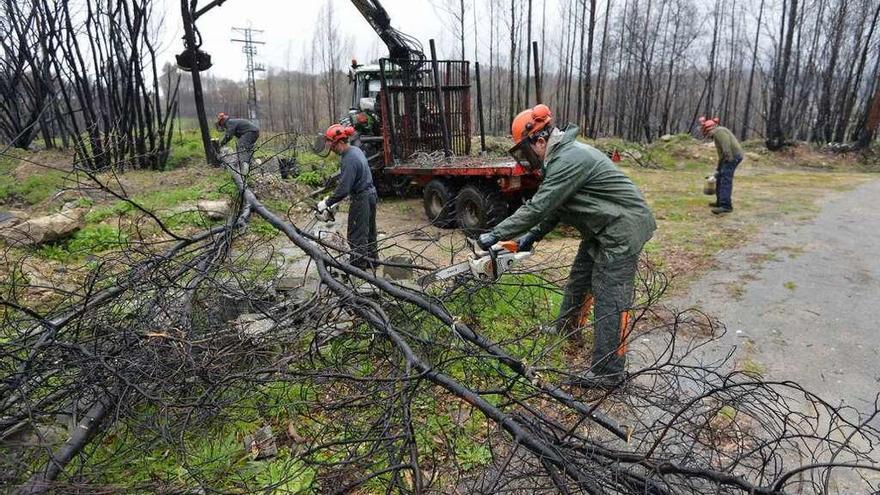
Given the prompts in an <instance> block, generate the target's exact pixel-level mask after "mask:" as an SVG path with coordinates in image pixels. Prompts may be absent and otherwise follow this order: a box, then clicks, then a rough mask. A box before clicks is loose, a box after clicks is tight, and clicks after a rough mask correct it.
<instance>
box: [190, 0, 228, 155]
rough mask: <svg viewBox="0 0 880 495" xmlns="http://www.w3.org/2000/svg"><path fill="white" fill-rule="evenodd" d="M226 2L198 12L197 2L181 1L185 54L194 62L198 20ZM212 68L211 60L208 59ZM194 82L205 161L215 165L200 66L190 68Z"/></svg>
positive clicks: (198, 40)
mask: <svg viewBox="0 0 880 495" xmlns="http://www.w3.org/2000/svg"><path fill="white" fill-rule="evenodd" d="M225 1H226V0H213V1H212V2H210V3H208V4H207V5H205V6H204V7H202V8H201V9H198V10H196V8H197V7H198V2H197V1H196V0H180V13H181V16H182V17H183V32H184V36H183V40H184V47H185V50H184V54H186V53H187V52H189V53H190V56H191V57H192V60H193V61H195V58H196V54H197V52H198V49H199V46H200V45H201V44H202V42H201V35H199V36H198V38H197V37H196V33H197V32H198V30H197V29H196V20H197V19H198V18H199V17H201V16H202V15H204V14H205V12H207V11H209V10H211V9H213V8H214V7H219V6H221V5H223V2H225ZM208 60H209V62H208V66H209V67H210V58H209V59H208ZM188 70H190V72H191V74H192V81H193V98H194V99H195V100H196V114H197V115H198V118H199V130H200V131H201V133H202V146H203V147H204V148H205V161H207V162H208V165H213V164H214V163H215V162H216V161H217V159H216V157H215V156H214V148H213V147H212V146H211V131H210V130H209V129H208V118H207V116H206V115H205V101H204V97H203V95H202V78H201V77H200V76H199V71H200V69H199V67H198V64H193V66H192V67H190V68H189V69H188Z"/></svg>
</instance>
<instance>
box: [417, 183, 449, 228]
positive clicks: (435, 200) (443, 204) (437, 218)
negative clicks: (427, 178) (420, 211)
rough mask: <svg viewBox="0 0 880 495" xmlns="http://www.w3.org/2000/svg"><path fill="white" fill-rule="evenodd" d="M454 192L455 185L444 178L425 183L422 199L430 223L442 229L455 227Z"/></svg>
mask: <svg viewBox="0 0 880 495" xmlns="http://www.w3.org/2000/svg"><path fill="white" fill-rule="evenodd" d="M456 193H457V191H456V188H455V186H453V185H452V184H451V183H449V182H447V181H445V180H441V179H434V180H432V181H431V182H428V184H427V185H425V189H424V191H423V192H422V201H423V204H424V206H425V215H427V217H428V220H429V221H430V222H431V225H434V226H435V227H440V228H444V229H448V228H452V227H455V195H456Z"/></svg>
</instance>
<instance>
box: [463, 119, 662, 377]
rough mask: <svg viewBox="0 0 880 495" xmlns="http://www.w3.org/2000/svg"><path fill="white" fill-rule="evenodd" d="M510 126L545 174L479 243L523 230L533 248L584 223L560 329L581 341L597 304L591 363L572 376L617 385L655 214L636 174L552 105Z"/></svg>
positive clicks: (521, 245)
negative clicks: (561, 228)
mask: <svg viewBox="0 0 880 495" xmlns="http://www.w3.org/2000/svg"><path fill="white" fill-rule="evenodd" d="M511 127H512V129H511V131H512V134H513V139H514V141H515V142H516V144H515V145H514V147H513V148H511V150H510V152H511V154H512V155H513V156H514V157H515V158H517V160H519V161H520V162H521V163H523V164H524V165H527V166H530V167H533V168H536V167H541V170H542V172H543V177H544V179H543V181H542V183H541V186H540V187H539V188H538V190H537V192H535V195H534V196H533V197H532V199H531V200H529V201H527V202H526V204H524V205H523V206H521V207H520V208H519V209H518V210H517V211H516V212H515V213H514V214H513V215H511V216H510V217H509V218H507V219H506V220H504V221H503V222H501V223H500V224H498V225H497V226H495V228H493V229H492V230H491V231H490V232H487V233H485V234H483V235H481V236H480V238H479V240H478V243H479V245H480V246H481V247H482V248H483V249H488V248H489V247H490V246H492V245H493V244H495V243H496V242H498V241H499V240H502V239H512V238H514V237H515V236H521V237H519V238H518V239H517V245H518V249H519V250H531V249H532V246H533V245H534V243H536V242H538V241H540V240H541V239H542V238H543V237H544V236H545V235H546V234H547V233H549V232H550V231H551V230H553V228H554V227H555V226H556V225H557V224H558V223H559V222H563V223H566V224H568V225H571V226H573V227H575V228H577V230H578V231H579V232H580V234H581V238H582V240H581V244H580V247H579V248H578V253H577V256H576V257H575V259H574V263H573V264H572V267H571V273H570V275H569V278H568V284H567V285H566V287H565V295H564V297H563V300H562V306H561V308H560V309H559V317H558V319H557V320H556V328H555V329H556V331H557V332H559V333H560V334H563V335H566V336H567V337H568V338H569V341H570V342H572V343H573V344H575V345H578V346H579V345H581V344H582V338H581V329H580V326H581V323H582V322H583V321H585V320H586V316H587V315H589V311H590V307H591V305H592V309H593V312H594V313H593V314H594V318H595V324H594V329H595V331H594V347H593V360H592V365H591V369H590V372H589V373H587V374H585V375H582V376H581V377H578V378H576V379H575V380H572V382H573V384H575V385H581V386H587V387H592V386H599V387H606V386H613V385H615V384H617V383H619V381H620V380H622V379H623V377H624V373H625V364H626V340H625V339H626V334H627V332H628V316H629V313H628V310H629V308H630V307H631V306H632V302H633V295H634V279H635V275H636V268H637V264H638V258H639V253H640V252H641V250H642V247H643V246H644V244H645V243H646V242H647V241H648V240H649V239H650V238H651V236H652V235H653V233H654V230H655V228H656V224H655V222H654V216H653V214H652V213H651V210H650V209H649V208H648V205H647V203H646V202H645V198H644V196H642V193H641V192H639V190H638V188H637V187H636V186H635V184H633V182H632V181H631V180H630V179H629V177H627V176H626V175H624V174H623V173H622V172H621V171H620V170H619V169H618V168H617V167H616V166H615V165H614V164H613V163H612V162H611V160H609V159H608V157H607V156H606V155H605V154H604V153H602V152H601V151H599V150H597V149H596V148H593V147H592V146H588V145H586V144H584V143H580V142H578V141H577V136H578V128H577V127H575V126H569V127H567V128H566V129H564V130H559V129H557V128H556V127H555V126H554V125H553V118H552V114H551V112H550V109H549V108H548V107H547V106H546V105H538V106H536V107H534V108H532V109H529V110H525V111H523V112H521V113H520V114H519V115H517V116H516V118H515V119H514V120H513V124H512V126H511ZM581 315H584V318H583V319H581Z"/></svg>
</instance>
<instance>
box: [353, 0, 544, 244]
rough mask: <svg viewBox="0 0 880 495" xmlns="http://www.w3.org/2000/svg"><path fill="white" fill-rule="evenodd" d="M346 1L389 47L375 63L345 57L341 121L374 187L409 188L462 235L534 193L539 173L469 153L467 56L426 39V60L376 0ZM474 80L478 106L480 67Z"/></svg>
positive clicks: (434, 218)
mask: <svg viewBox="0 0 880 495" xmlns="http://www.w3.org/2000/svg"><path fill="white" fill-rule="evenodd" d="M351 2H352V3H353V4H354V5H355V7H357V9H358V10H359V11H360V13H361V14H362V15H363V16H364V18H365V19H366V20H367V21H368V22H369V23H370V25H371V26H372V27H373V29H374V30H375V31H376V33H377V34H378V35H379V37H380V38H381V39H382V41H383V42H384V43H385V45H386V46H388V52H389V57H388V58H383V59H380V60H379V62H378V64H376V65H359V64H358V63H357V61H355V60H352V64H351V70H350V71H349V81H350V83H351V85H352V97H351V109H350V110H349V113H348V116H347V117H346V118H344V119H343V123H348V124H350V125H352V126H354V127H355V129H356V130H357V136H358V137H357V138H356V139H355V144H356V145H358V146H360V147H361V149H363V151H364V153H365V154H366V155H367V157H368V159H369V161H370V167H371V168H372V170H373V177H374V179H375V182H376V184H377V187H378V188H379V190H380V192H381V193H384V194H388V193H398V194H401V193H403V192H405V191H407V190H409V189H410V188H411V187H412V186H415V187H416V188H419V189H421V192H422V196H423V201H424V207H425V214H426V215H427V216H428V219H429V220H430V221H431V223H432V224H434V225H436V226H439V227H445V228H452V227H456V226H457V227H459V228H461V229H462V230H464V231H465V232H467V233H468V234H469V235H472V234H474V233H478V232H481V231H484V230H486V229H488V228H490V227H492V226H494V225H495V224H497V223H498V222H500V221H501V220H503V219H504V218H506V217H507V216H508V215H509V214H510V213H511V212H512V210H513V209H515V208H516V207H517V206H519V205H520V204H522V202H523V201H524V200H525V199H527V198H529V197H531V195H532V194H534V192H535V190H536V189H537V187H538V183H539V182H540V172H538V171H530V170H529V169H528V168H527V167H525V166H523V164H521V163H519V162H517V161H515V160H513V159H495V160H490V159H488V158H487V157H486V156H485V154H484V153H482V154H481V155H480V156H470V153H471V127H472V120H471V86H470V67H469V62H468V61H465V60H437V57H436V52H435V49H434V41H433V40H431V59H430V60H428V59H426V57H425V54H424V52H423V51H422V47H421V44H420V43H419V42H418V41H417V40H415V39H414V38H412V37H410V36H407V35H405V34H403V33H401V32H400V31H397V30H396V29H394V28H392V27H391V21H390V18H389V17H388V14H387V12H386V11H385V9H384V8H383V7H382V5H381V4H380V3H379V1H378V0H351ZM476 82H477V93H478V94H477V102H478V104H480V103H481V102H482V97H481V95H480V94H479V92H480V81H479V69H478V73H477V79H476ZM478 111H479V112H480V117H481V118H480V120H481V122H480V124H481V125H480V135H481V143H484V142H485V140H484V136H483V129H482V109H481V108H478ZM481 146H483V147H485V145H484V144H482V145H481Z"/></svg>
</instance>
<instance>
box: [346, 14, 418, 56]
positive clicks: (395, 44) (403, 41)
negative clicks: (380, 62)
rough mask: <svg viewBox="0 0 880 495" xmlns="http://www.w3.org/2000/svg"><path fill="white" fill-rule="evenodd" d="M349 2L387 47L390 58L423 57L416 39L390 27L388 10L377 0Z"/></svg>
mask: <svg viewBox="0 0 880 495" xmlns="http://www.w3.org/2000/svg"><path fill="white" fill-rule="evenodd" d="M351 3H353V4H354V6H355V7H356V8H357V9H358V10H359V11H360V13H361V15H362V16H364V19H366V20H367V22H369V23H370V26H372V27H373V30H374V31H376V34H378V35H379V38H381V39H382V41H383V42H384V43H385V45H386V46H387V47H388V54H389V57H390V58H392V59H398V60H410V61H413V62H418V61H422V60H424V59H425V54H424V52H423V51H422V45H421V43H419V41H418V40H416V39H415V38H413V37H411V36H409V35H406V34H403V33H401V32H400V31H398V30H396V29H394V28H393V27H391V18H390V17H388V12H386V11H385V8H384V7H382V4H381V3H379V0H351Z"/></svg>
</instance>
